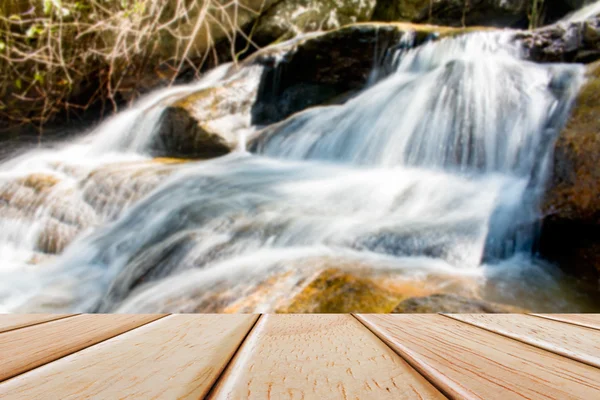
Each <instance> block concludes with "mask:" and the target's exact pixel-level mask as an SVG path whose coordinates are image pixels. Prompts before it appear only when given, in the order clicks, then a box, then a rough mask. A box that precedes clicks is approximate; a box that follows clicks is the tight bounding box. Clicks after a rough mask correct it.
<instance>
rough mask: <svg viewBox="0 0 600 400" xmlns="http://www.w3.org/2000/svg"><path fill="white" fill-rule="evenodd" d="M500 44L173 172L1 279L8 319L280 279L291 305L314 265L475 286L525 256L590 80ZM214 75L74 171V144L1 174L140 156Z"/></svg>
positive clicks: (118, 122) (165, 302) (188, 300)
mask: <svg viewBox="0 0 600 400" xmlns="http://www.w3.org/2000/svg"><path fill="white" fill-rule="evenodd" d="M510 39H511V36H510V33H506V34H496V33H478V34H473V35H469V36H465V37H462V38H457V39H445V40H442V41H440V42H437V43H429V44H425V45H423V46H421V47H419V48H417V49H415V50H411V51H408V52H405V53H403V54H402V56H401V57H400V58H399V63H398V65H397V68H396V73H394V74H393V75H392V76H390V77H388V78H386V79H384V80H382V81H380V82H379V83H377V84H375V85H374V86H372V87H369V88H368V89H367V90H365V91H364V92H363V93H362V94H361V95H359V96H358V97H356V98H354V99H352V100H350V101H349V102H348V103H346V104H345V105H343V106H331V107H321V108H315V109H312V110H309V111H306V112H304V113H301V114H298V115H296V116H295V117H293V118H292V119H291V120H290V121H288V122H284V123H282V124H279V125H276V126H275V127H267V128H266V130H265V132H263V133H262V135H260V136H259V137H258V139H255V141H254V142H253V143H252V144H251V150H253V151H255V152H258V153H261V154H260V155H250V154H247V153H245V152H243V151H240V152H239V153H234V154H231V155H228V156H225V157H221V158H219V159H215V160H211V161H202V162H196V163H188V164H186V165H179V166H177V168H176V169H177V171H178V172H177V173H175V174H174V175H171V177H170V178H168V179H167V180H166V181H165V182H164V183H163V184H162V185H160V186H158V187H157V188H156V189H155V190H154V191H153V192H152V193H150V194H149V195H148V196H146V197H145V198H143V199H141V200H139V199H136V200H135V201H131V202H126V207H124V209H125V211H122V210H121V211H120V212H118V213H112V214H111V215H112V216H113V218H116V220H115V221H114V222H112V223H108V224H106V223H105V222H104V221H105V220H106V219H104V220H101V221H100V222H99V223H98V225H102V224H104V226H102V227H99V228H98V227H94V228H93V229H90V232H91V233H89V234H87V235H86V234H85V233H81V234H80V235H79V237H80V239H79V240H77V241H75V242H74V243H73V244H71V245H70V246H69V247H68V248H67V249H66V250H65V251H64V253H63V254H62V255H61V256H60V257H59V258H58V259H57V260H54V261H51V262H50V263H49V264H48V265H42V266H39V269H38V270H37V271H35V272H33V271H31V270H30V269H26V268H23V267H21V268H18V266H13V267H12V268H11V269H10V270H9V271H7V272H6V273H4V276H0V282H2V283H0V305H1V306H2V310H8V311H13V310H20V311H32V310H33V311H39V310H52V311H127V312H142V311H153V312H158V311H196V310H203V309H202V308H198V307H200V304H203V303H202V302H203V301H204V300H205V299H206V296H207V295H208V294H211V293H214V292H215V290H217V291H218V290H221V288H222V290H223V291H230V292H232V293H234V294H235V296H234V297H235V298H239V297H240V296H242V295H243V294H244V293H247V292H248V291H249V290H251V288H252V287H256V286H257V285H259V284H260V283H261V282H265V280H267V278H268V277H276V276H281V274H286V273H288V274H289V273H290V272H291V273H292V275H291V276H292V277H291V278H290V279H289V280H288V282H287V283H286V285H287V286H285V285H284V286H282V287H281V288H279V289H278V292H277V293H274V294H272V297H273V298H276V297H281V296H285V295H286V294H287V293H289V291H290V290H292V289H293V288H294V285H295V284H296V283H297V282H299V281H300V280H301V279H303V278H305V277H306V275H307V274H309V272H310V271H311V270H312V269H314V268H315V267H316V266H318V265H322V264H326V265H333V266H339V265H340V264H346V265H347V264H350V265H356V266H358V265H368V266H369V267H371V268H381V269H385V270H393V271H396V272H397V273H399V274H403V275H406V276H411V277H413V278H414V277H420V278H422V279H428V278H427V277H428V276H430V275H431V274H442V275H453V276H471V277H483V276H485V275H486V274H487V272H486V271H487V268H482V262H483V260H484V258H485V257H488V258H490V259H495V258H498V257H499V258H500V259H503V260H506V259H507V258H510V257H512V256H513V255H515V254H517V253H520V254H524V255H525V257H526V258H528V257H529V255H528V254H529V253H528V252H530V251H531V247H530V246H531V242H532V241H533V239H534V237H533V235H534V233H533V230H532V229H531V224H532V223H533V222H534V221H535V219H536V217H537V215H536V200H537V196H538V194H539V190H540V188H541V185H542V184H543V181H544V178H545V173H546V171H547V169H548V166H547V164H548V160H549V155H550V150H551V148H552V143H553V140H554V138H555V136H556V134H557V132H558V130H559V129H560V128H561V127H562V125H563V123H564V121H565V119H566V116H567V113H568V110H569V108H570V105H571V103H572V100H573V98H574V95H575V94H576V92H577V90H578V87H579V85H580V83H581V80H582V76H583V70H582V68H581V67H578V66H573V65H569V66H567V65H536V64H532V63H529V62H525V61H523V60H521V59H520V49H519V47H518V46H516V45H515V44H513V43H511V40H510ZM213 77H216V78H215V80H214V81H213V80H212V79H210V80H208V81H203V82H201V83H200V84H199V85H197V86H195V87H189V88H182V89H173V90H168V91H165V92H162V93H159V94H156V95H155V96H152V97H150V98H149V99H147V100H146V101H144V102H142V103H140V105H139V106H138V107H136V108H135V109H133V110H131V111H130V112H129V114H127V113H124V114H122V115H120V116H119V117H117V118H115V119H113V120H112V121H109V122H108V123H107V124H105V125H103V126H102V127H100V128H99V129H98V130H97V132H96V133H93V134H91V135H90V138H91V139H89V140H88V139H86V140H84V142H85V143H86V144H85V145H83V146H88V147H86V148H87V149H88V150H89V151H90V152H92V153H88V152H82V153H78V154H80V155H81V156H79V157H75V159H74V158H73V157H74V156H73V154H72V153H73V152H74V151H75V150H76V149H77V147H76V146H79V145H75V146H68V147H66V148H64V149H63V150H60V151H59V152H56V151H50V152H47V153H44V154H46V155H45V156H44V157H40V156H39V153H34V154H32V153H28V154H26V155H24V156H22V157H21V158H20V159H19V160H18V161H10V162H9V163H8V164H6V165H5V166H3V168H4V169H5V170H6V171H7V174H8V175H9V176H11V177H14V175H15V174H16V173H21V172H22V173H24V174H25V173H30V172H31V171H37V169H36V168H37V167H36V168H33V169H28V168H29V167H25V165H29V162H31V160H33V159H42V160H44V161H43V162H44V163H47V161H46V157H49V158H52V157H56V160H60V159H61V157H65V158H67V159H68V160H69V162H70V163H71V164H73V163H74V164H81V165H87V164H88V163H89V162H92V164H94V162H95V161H90V160H98V159H101V160H102V162H106V160H107V158H110V157H115V158H116V159H119V160H120V159H121V157H125V155H127V157H146V156H145V155H144V149H145V145H144V144H145V143H147V142H148V140H149V139H148V135H151V132H152V131H153V130H154V129H153V128H154V126H155V124H156V122H157V121H158V118H159V116H160V107H164V104H165V103H166V101H167V100H168V99H169V98H173V97H176V96H180V95H183V94H186V93H190V92H192V91H194V90H197V89H198V87H200V86H202V85H208V84H215V82H216V81H218V79H220V78H221V77H222V75H221V74H220V73H217V75H214V76H213ZM131 153H134V156H131ZM50 154H54V156H52V157H51V156H50ZM57 154H58V155H57ZM67 155H68V156H67ZM94 165H96V164H94ZM53 171H54V170H53ZM132 179H135V178H132ZM136 201H137V202H136ZM127 207H129V208H127ZM42 208H43V207H42ZM21 221H22V219H15V220H14V221H12V222H11V223H10V229H7V230H6V233H3V235H4V236H0V240H2V241H3V242H2V243H3V244H2V245H3V246H7V245H6V243H13V242H15V240H12V241H11V239H10V238H12V237H14V236H15V235H16V236H18V237H20V238H22V241H21V243H24V246H25V250H27V249H29V248H30V247H31V246H32V245H31V243H30V242H27V240H25V239H26V238H27V237H28V236H27V235H28V234H30V232H29V231H28V229H26V228H23V226H22V225H19V223H20V222H21ZM3 224H5V225H6V226H9V225H8V223H7V222H3ZM28 232H29V233H28ZM19 235H20V236H19ZM5 236H6V238H5ZM8 246H12V245H8ZM5 254H6V256H5ZM2 256H3V257H4V256H5V257H7V261H8V262H9V263H12V264H15V265H17V264H19V262H21V263H22V257H21V256H19V255H18V254H17V255H13V253H11V252H5V253H2ZM521 264H522V263H521ZM309 275H310V274H309ZM249 288H250V289H249ZM272 305H273V299H271V300H269V301H266V302H265V303H263V304H261V305H259V306H257V308H256V309H255V310H262V311H264V310H269V309H270V307H272Z"/></svg>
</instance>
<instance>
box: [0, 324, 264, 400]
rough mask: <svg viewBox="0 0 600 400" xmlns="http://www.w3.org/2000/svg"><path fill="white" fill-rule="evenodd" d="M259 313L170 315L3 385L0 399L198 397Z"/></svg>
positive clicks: (206, 389) (214, 378) (208, 386)
mask: <svg viewBox="0 0 600 400" xmlns="http://www.w3.org/2000/svg"><path fill="white" fill-rule="evenodd" d="M257 318H258V316H256V315H210V314H205V315H172V316H169V317H166V318H163V319H161V320H159V321H156V322H153V323H151V324H148V325H146V326H143V327H141V328H138V329H135V330H133V331H131V332H128V333H125V334H123V335H119V336H117V337H115V338H112V339H110V340H107V341H105V342H103V343H100V344H98V345H96V346H93V347H90V348H87V349H85V350H82V351H79V352H77V353H75V354H71V355H70V356H68V357H65V358H63V359H61V360H57V361H54V362H52V363H50V364H47V365H44V366H43V367H40V368H37V369H36V370H33V371H30V372H28V373H26V374H23V375H20V376H18V377H16V378H13V379H11V380H9V381H6V382H4V383H2V384H0V398H2V399H11V400H12V399H41V398H48V394H49V393H51V394H52V395H51V397H52V398H56V399H90V398H102V399H116V398H135V399H175V398H177V399H187V398H189V399H199V398H203V396H205V395H206V393H207V392H208V390H209V389H210V388H211V386H212V385H213V384H214V381H215V380H216V378H217V377H218V376H219V374H220V373H221V372H222V371H223V369H224V368H225V366H226V364H227V362H228V361H229V360H230V359H231V357H232V356H233V354H234V352H235V351H236V349H237V348H238V347H239V345H240V344H241V342H242V340H243V339H244V337H245V336H246V334H247V333H248V331H249V330H250V329H251V328H252V326H253V324H254V322H255V321H256V319H257Z"/></svg>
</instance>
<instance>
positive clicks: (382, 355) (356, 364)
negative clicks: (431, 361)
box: [210, 314, 443, 400]
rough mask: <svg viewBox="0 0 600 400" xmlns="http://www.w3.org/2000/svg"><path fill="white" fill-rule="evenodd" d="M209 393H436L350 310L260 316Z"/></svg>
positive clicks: (271, 395)
mask: <svg viewBox="0 0 600 400" xmlns="http://www.w3.org/2000/svg"><path fill="white" fill-rule="evenodd" d="M210 398H213V399H284V398H285V399H303V398H306V399H336V400H337V399H356V398H364V399H367V398H370V399H438V398H443V396H442V395H441V393H439V392H438V391H437V390H436V389H435V388H434V387H433V386H431V384H429V383H428V382H427V381H426V380H425V379H424V378H423V377H422V376H420V375H419V374H418V373H417V372H416V371H414V370H413V369H412V368H411V367H410V366H409V365H408V364H407V363H406V362H405V361H403V360H402V359H401V358H400V357H398V355H397V354H395V353H394V352H393V351H392V350H391V349H390V348H389V347H387V346H386V345H385V344H384V343H383V342H381V341H380V340H379V339H378V338H377V337H376V336H375V335H373V334H372V333H371V332H369V331H368V330H367V329H365V328H364V327H363V326H362V325H361V324H360V323H359V322H358V321H357V320H356V319H355V318H353V317H352V316H351V315H347V314H346V315H332V314H321V315H308V314H304V315H283V314H279V315H264V316H262V317H261V319H260V320H259V322H258V323H257V325H256V327H255V328H254V329H253V330H252V332H251V333H250V335H249V336H248V339H247V340H246V341H245V342H244V344H243V345H242V348H241V349H240V351H239V352H238V353H237V354H236V356H235V358H234V359H233V361H232V362H231V363H230V365H229V367H228V368H227V370H226V371H225V373H224V374H223V375H222V377H221V378H220V379H219V381H218V383H217V386H216V387H215V389H214V390H213V391H212V392H211V396H210Z"/></svg>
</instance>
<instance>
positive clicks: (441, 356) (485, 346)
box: [357, 314, 600, 400]
mask: <svg viewBox="0 0 600 400" xmlns="http://www.w3.org/2000/svg"><path fill="white" fill-rule="evenodd" d="M357 317H358V318H359V319H360V320H361V321H362V322H363V323H364V324H365V326H367V327H368V328H369V329H371V330H372V331H373V332H375V333H376V334H377V335H378V336H379V337H380V338H381V339H382V340H384V341H385V342H386V343H388V344H389V345H390V346H391V347H392V348H393V349H394V350H396V352H398V354H401V355H402V356H403V357H404V358H405V359H406V360H407V361H409V362H410V363H411V364H412V365H413V366H414V367H415V368H416V369H417V370H419V372H421V373H422V374H423V375H424V376H426V377H427V378H428V379H429V380H430V381H431V382H434V384H435V385H436V386H437V387H438V388H440V389H441V390H442V391H443V392H444V393H445V394H446V395H447V396H449V397H450V398H453V399H503V400H509V399H561V400H566V399H586V400H587V399H600V370H599V369H597V368H594V367H591V366H589V365H585V364H582V363H579V362H576V361H573V360H570V359H568V358H565V357H561V356H558V355H556V354H553V353H550V352H547V351H544V350H541V349H538V348H536V347H533V346H529V345H526V344H524V343H520V342H518V341H516V340H512V339H508V338H505V337H503V336H500V335H497V334H494V333H491V332H488V331H486V330H483V329H481V328H476V327H474V326H471V325H469V324H465V323H463V322H459V321H455V320H452V319H450V318H447V317H445V316H441V315H435V314H427V315H416V314H413V315H399V314H396V315H358V316H357Z"/></svg>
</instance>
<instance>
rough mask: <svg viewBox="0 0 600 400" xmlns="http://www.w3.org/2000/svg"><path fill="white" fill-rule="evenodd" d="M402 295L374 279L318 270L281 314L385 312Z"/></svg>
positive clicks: (391, 307)
mask: <svg viewBox="0 0 600 400" xmlns="http://www.w3.org/2000/svg"><path fill="white" fill-rule="evenodd" d="M403 297H404V295H402V294H400V293H397V292H394V291H391V290H389V289H387V288H385V287H383V286H381V285H380V284H378V283H376V281H374V280H372V279H369V278H366V277H360V276H357V275H354V274H350V273H347V272H343V271H341V270H337V269H328V270H324V271H322V272H321V273H319V274H318V275H317V276H316V277H315V278H314V280H312V282H310V283H309V284H308V285H307V286H305V287H304V289H303V290H302V291H301V292H300V293H298V294H297V295H296V296H295V297H294V298H293V299H292V300H291V302H290V303H289V304H288V305H287V306H285V307H282V308H280V309H279V310H277V311H278V312H281V313H349V312H366V313H388V312H390V311H391V310H393V309H394V307H395V306H396V304H398V302H399V301H401V300H402V298H403Z"/></svg>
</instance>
